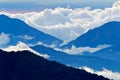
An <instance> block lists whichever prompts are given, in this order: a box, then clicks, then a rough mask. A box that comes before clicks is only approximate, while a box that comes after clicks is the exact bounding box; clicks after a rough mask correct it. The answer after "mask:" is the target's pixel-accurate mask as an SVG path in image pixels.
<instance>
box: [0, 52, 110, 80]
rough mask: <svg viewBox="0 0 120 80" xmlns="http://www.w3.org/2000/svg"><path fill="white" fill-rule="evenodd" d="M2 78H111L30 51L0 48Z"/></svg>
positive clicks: (88, 79)
mask: <svg viewBox="0 0 120 80" xmlns="http://www.w3.org/2000/svg"><path fill="white" fill-rule="evenodd" d="M0 79H1V80H109V79H106V78H104V77H102V76H97V75H95V74H90V73H87V72H85V71H84V70H79V69H74V68H72V67H66V66H64V65H62V64H59V63H57V62H51V61H47V60H45V59H44V58H41V57H39V56H37V55H34V54H32V53H30V52H28V51H23V52H16V53H15V52H10V53H7V52H4V51H1V50H0Z"/></svg>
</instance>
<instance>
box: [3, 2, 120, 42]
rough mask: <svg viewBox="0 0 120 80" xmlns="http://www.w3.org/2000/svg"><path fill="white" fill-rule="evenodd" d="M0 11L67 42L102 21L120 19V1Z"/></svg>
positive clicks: (100, 23) (102, 22)
mask: <svg viewBox="0 0 120 80" xmlns="http://www.w3.org/2000/svg"><path fill="white" fill-rule="evenodd" d="M1 13H2V14H6V15H9V16H11V17H14V18H19V19H21V20H23V21H25V22H26V23H27V24H29V25H31V26H33V27H34V28H36V29H39V30H41V31H43V32H45V33H48V34H51V35H53V36H55V37H57V38H59V39H62V40H64V41H65V42H68V41H71V40H73V39H75V38H77V37H78V36H80V35H82V34H84V33H85V32H86V31H88V30H90V29H93V28H95V27H99V26H100V25H103V24H104V23H107V22H109V21H120V1H119V0H118V1H117V2H115V3H114V4H113V6H112V7H111V8H105V9H94V10H91V8H90V7H86V8H75V9H71V8H70V7H67V8H61V7H57V8H55V9H45V10H43V11H41V12H28V13H23V14H9V13H5V12H1Z"/></svg>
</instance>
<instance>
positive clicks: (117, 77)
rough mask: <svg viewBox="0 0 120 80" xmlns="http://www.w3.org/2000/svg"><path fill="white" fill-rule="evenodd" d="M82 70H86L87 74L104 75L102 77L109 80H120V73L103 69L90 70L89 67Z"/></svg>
mask: <svg viewBox="0 0 120 80" xmlns="http://www.w3.org/2000/svg"><path fill="white" fill-rule="evenodd" d="M82 69H84V70H86V71H87V72H90V73H94V74H98V75H102V76H104V77H106V78H109V79H113V80H120V73H118V72H112V71H110V70H107V69H105V68H103V71H96V70H93V69H90V68H88V67H83V68H82Z"/></svg>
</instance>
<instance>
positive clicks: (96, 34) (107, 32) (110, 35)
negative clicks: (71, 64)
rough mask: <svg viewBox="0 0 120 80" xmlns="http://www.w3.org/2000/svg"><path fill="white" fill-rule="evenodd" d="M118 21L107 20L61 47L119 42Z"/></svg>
mask: <svg viewBox="0 0 120 80" xmlns="http://www.w3.org/2000/svg"><path fill="white" fill-rule="evenodd" d="M119 33H120V22H117V21H112V22H108V23H106V24H104V25H102V26H100V27H97V28H95V29H92V30H89V31H88V32H86V33H85V34H83V35H81V36H80V37H78V38H77V39H75V40H73V41H71V42H69V43H68V44H67V45H64V46H63V47H68V48H70V47H72V45H75V46H76V47H85V46H90V47H96V46H98V45H104V44H108V45H118V44H120V34H119Z"/></svg>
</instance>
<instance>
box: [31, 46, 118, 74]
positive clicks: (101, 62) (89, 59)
mask: <svg viewBox="0 0 120 80" xmlns="http://www.w3.org/2000/svg"><path fill="white" fill-rule="evenodd" d="M31 48H32V49H33V50H35V51H37V52H39V53H41V54H47V55H49V56H50V57H49V58H48V59H49V60H51V61H57V62H60V63H63V64H65V65H70V66H73V67H83V66H87V67H90V68H92V69H95V70H102V69H103V68H106V69H109V70H112V71H117V72H120V68H119V66H120V63H119V62H115V61H113V60H112V58H111V59H108V58H105V57H104V56H103V57H102V56H101V57H100V56H99V55H100V54H98V56H97V55H94V53H93V54H90V53H87V54H86V55H69V54H67V53H65V52H61V51H58V50H55V49H52V48H49V47H45V46H42V45H36V46H33V47H31ZM101 54H102V53H101ZM104 55H105V54H104ZM106 56H107V54H106ZM108 57H109V56H108ZM118 57H119V56H118Z"/></svg>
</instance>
